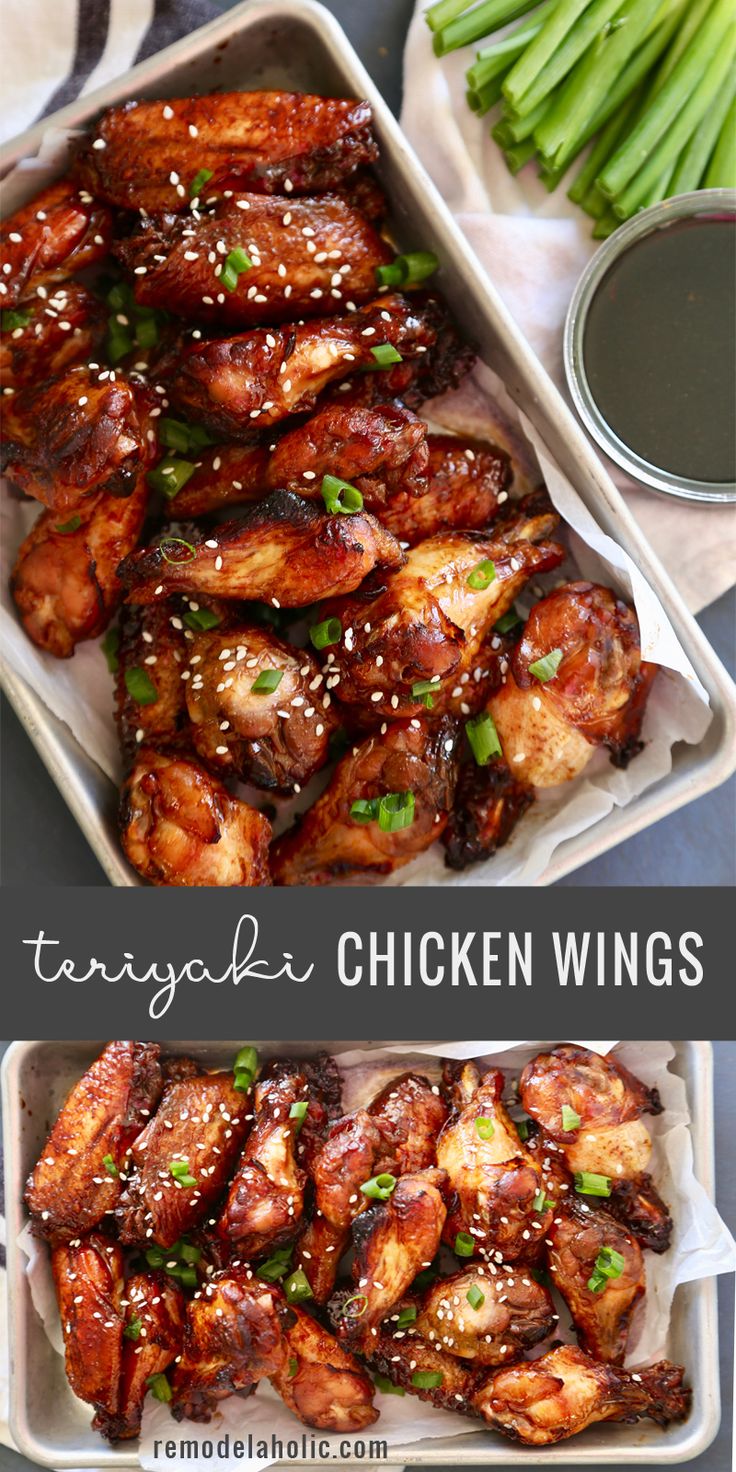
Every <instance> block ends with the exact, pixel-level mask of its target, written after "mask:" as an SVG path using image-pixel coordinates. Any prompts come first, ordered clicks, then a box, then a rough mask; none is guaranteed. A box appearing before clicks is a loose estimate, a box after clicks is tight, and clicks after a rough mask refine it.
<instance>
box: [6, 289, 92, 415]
mask: <svg viewBox="0 0 736 1472" xmlns="http://www.w3.org/2000/svg"><path fill="white" fill-rule="evenodd" d="M2 316H3V319H4V320H3V330H2V335H1V336H0V388H3V389H9V388H10V389H12V390H13V392H14V393H15V392H17V391H18V390H19V389H23V388H29V387H30V386H32V385H33V384H36V383H42V382H43V381H44V380H45V379H47V378H57V377H58V376H59V375H60V374H62V373H64V372H65V371H66V369H67V368H70V367H71V365H72V363H76V362H77V361H78V360H79V359H80V358H87V357H90V356H91V354H92V353H93V352H94V350H95V348H96V347H97V346H98V345H99V343H100V342H101V340H102V336H103V333H104V330H105V320H106V319H105V310H104V307H103V305H102V303H101V302H100V301H99V299H98V298H97V297H95V296H93V295H92V292H91V291H88V290H87V288H86V286H81V285H80V284H79V283H78V282H76V281H64V282H60V284H59V285H58V286H57V287H56V288H55V289H54V292H53V294H52V295H50V296H48V297H46V298H43V297H39V296H37V297H34V298H32V299H31V300H30V301H27V302H24V304H23V306H22V307H19V308H16V310H15V311H12V312H3V314H2ZM6 323H7V325H6Z"/></svg>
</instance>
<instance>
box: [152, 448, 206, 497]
mask: <svg viewBox="0 0 736 1472" xmlns="http://www.w3.org/2000/svg"><path fill="white" fill-rule="evenodd" d="M196 469H197V467H196V465H195V464H194V462H193V461H192V460H178V459H176V458H175V457H174V456H173V455H167V456H165V458H164V459H163V460H159V462H158V465H156V466H154V468H153V470H149V471H148V474H147V476H146V480H147V481H148V484H149V486H150V487H151V490H152V491H162V492H163V494H164V496H166V497H167V498H168V500H169V501H173V499H174V496H178V494H179V491H180V490H181V488H182V486H185V485H186V483H187V481H188V480H191V478H192V476H193V475H194V472H195V470H196Z"/></svg>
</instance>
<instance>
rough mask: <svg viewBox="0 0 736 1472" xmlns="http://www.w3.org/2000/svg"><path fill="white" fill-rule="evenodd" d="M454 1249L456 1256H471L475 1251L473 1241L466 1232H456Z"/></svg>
mask: <svg viewBox="0 0 736 1472" xmlns="http://www.w3.org/2000/svg"><path fill="white" fill-rule="evenodd" d="M454 1251H455V1253H456V1254H457V1256H458V1257H472V1256H473V1253H474V1252H475V1242H474V1241H473V1238H472V1237H471V1236H469V1234H468V1233H467V1232H458V1234H457V1236H456V1238H455V1245H454Z"/></svg>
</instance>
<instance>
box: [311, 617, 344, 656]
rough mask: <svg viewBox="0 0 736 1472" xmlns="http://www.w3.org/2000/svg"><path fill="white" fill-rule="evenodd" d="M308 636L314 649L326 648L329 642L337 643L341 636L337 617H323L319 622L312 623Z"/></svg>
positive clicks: (340, 627)
mask: <svg viewBox="0 0 736 1472" xmlns="http://www.w3.org/2000/svg"><path fill="white" fill-rule="evenodd" d="M309 637H310V639H311V641H312V644H313V646H314V648H315V649H327V648H329V646H330V644H339V643H340V640H341V638H342V624H341V623H340V620H339V618H325V619H323V620H322V623H321V624H313V625H312V627H311V629H310V630H309Z"/></svg>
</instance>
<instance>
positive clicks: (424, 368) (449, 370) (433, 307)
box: [324, 292, 476, 409]
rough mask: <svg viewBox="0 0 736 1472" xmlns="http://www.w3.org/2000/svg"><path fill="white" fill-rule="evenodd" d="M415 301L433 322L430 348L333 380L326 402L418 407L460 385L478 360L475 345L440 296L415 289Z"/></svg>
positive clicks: (426, 317) (367, 405)
mask: <svg viewBox="0 0 736 1472" xmlns="http://www.w3.org/2000/svg"><path fill="white" fill-rule="evenodd" d="M412 300H413V301H414V302H415V303H416V302H417V301H419V302H421V306H422V312H423V315H424V317H425V321H427V322H429V323H430V324H431V328H432V336H433V340H432V345H431V347H429V346H428V347H427V349H426V351H425V352H423V353H418V354H417V356H416V357H410V358H407V357H404V358H403V361H402V362H401V363H392V364H390V365H389V366H388V367H387V368H379V369H377V370H376V371H375V372H374V371H373V370H371V372H370V373H365V372H363V373H360V372H359V373H356V375H355V377H354V378H344V379H340V380H338V381H335V382H333V383H332V384H331V385H330V386H329V388H327V389H326V390H325V394H324V398H325V401H327V402H343V403H350V404H362V405H363V406H364V407H371V406H375V405H376V404H385V403H388V402H389V401H390V400H399V401H400V402H401V403H402V404H404V405H405V406H406V407H408V408H410V409H419V408H420V406H421V405H422V404H424V403H425V401H426V400H427V399H432V398H434V397H435V396H437V395H439V394H445V393H448V392H449V390H450V389H454V388H457V387H458V384H460V383H461V382H462V380H463V379H464V378H465V377H466V375H467V374H468V373H469V372H470V370H471V368H472V367H473V364H474V363H475V358H476V355H475V353H474V351H473V349H472V347H471V346H470V345H469V344H468V343H467V342H464V341H463V339H462V338H461V336H460V334H459V332H458V330H457V327H456V326H455V324H454V322H453V321H452V318H451V317H450V314H449V312H448V310H447V307H446V306H445V304H444V302H443V301H442V299H441V298H440V297H438V296H435V295H425V294H424V293H417V292H412Z"/></svg>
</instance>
